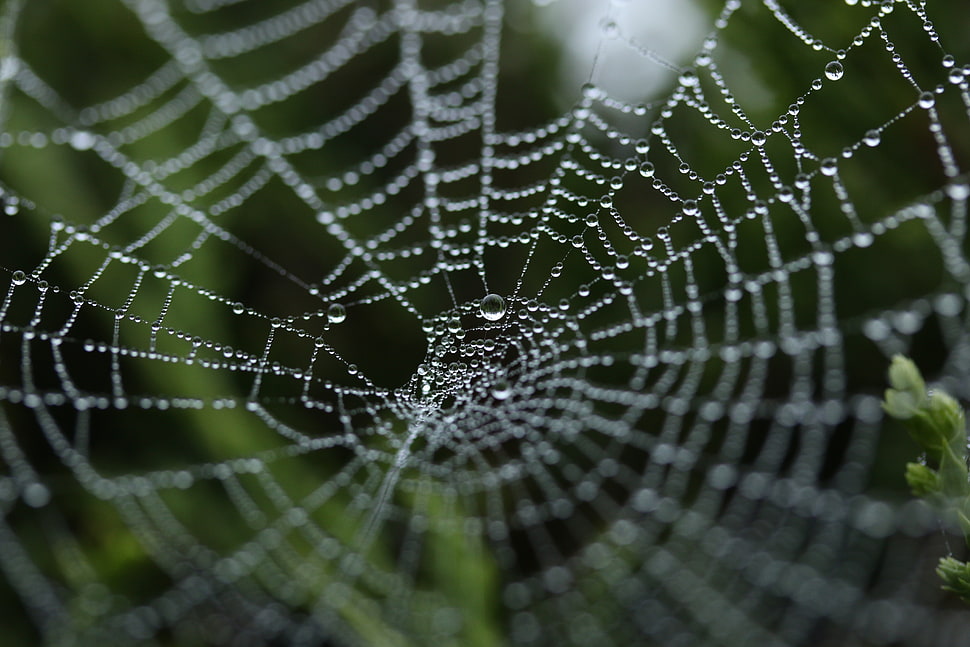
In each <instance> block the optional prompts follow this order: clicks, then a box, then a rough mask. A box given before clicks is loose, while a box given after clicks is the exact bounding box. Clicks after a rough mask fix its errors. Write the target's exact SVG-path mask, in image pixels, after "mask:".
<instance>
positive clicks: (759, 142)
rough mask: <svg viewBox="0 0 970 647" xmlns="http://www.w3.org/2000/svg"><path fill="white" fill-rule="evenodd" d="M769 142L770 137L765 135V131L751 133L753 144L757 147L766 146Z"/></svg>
mask: <svg viewBox="0 0 970 647" xmlns="http://www.w3.org/2000/svg"><path fill="white" fill-rule="evenodd" d="M767 141H768V136H767V135H766V134H765V133H764V131H761V130H756V131H754V132H753V133H751V143H752V144H754V145H755V146H764V145H765V143H766V142H767Z"/></svg>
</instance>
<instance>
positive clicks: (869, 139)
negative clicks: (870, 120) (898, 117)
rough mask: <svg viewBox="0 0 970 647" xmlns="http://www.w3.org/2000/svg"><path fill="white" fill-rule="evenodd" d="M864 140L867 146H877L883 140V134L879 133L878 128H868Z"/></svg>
mask: <svg viewBox="0 0 970 647" xmlns="http://www.w3.org/2000/svg"><path fill="white" fill-rule="evenodd" d="M862 141H863V143H865V145H866V146H869V147H872V148H875V147H876V146H878V145H879V142H880V141H881V135H880V134H879V131H878V130H875V129H873V130H867V131H866V134H865V136H863V138H862Z"/></svg>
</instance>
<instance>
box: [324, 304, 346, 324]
mask: <svg viewBox="0 0 970 647" xmlns="http://www.w3.org/2000/svg"><path fill="white" fill-rule="evenodd" d="M346 318H347V310H346V309H345V308H344V307H343V306H342V305H340V304H339V303H332V304H330V307H329V308H327V321H329V322H330V323H332V324H338V323H342V322H343V320H344V319H346Z"/></svg>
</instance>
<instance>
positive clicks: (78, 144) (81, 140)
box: [70, 130, 94, 151]
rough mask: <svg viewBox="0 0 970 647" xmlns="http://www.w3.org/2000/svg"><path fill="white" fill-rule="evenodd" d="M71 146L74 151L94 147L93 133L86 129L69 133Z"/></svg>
mask: <svg viewBox="0 0 970 647" xmlns="http://www.w3.org/2000/svg"><path fill="white" fill-rule="evenodd" d="M70 144H71V148H73V149H74V150H76V151H87V150H91V149H92V148H93V147H94V135H92V134H91V133H89V132H87V131H86V130H76V131H74V132H73V133H71V140H70Z"/></svg>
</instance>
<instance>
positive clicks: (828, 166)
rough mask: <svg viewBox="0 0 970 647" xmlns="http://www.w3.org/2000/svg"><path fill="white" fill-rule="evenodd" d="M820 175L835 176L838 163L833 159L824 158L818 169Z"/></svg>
mask: <svg viewBox="0 0 970 647" xmlns="http://www.w3.org/2000/svg"><path fill="white" fill-rule="evenodd" d="M820 170H821V171H822V175H828V176H829V177H831V176H833V175H835V174H836V173H837V172H838V170H839V163H838V162H837V161H836V160H835V158H834V157H826V158H825V159H824V160H822V166H821V167H820Z"/></svg>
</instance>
